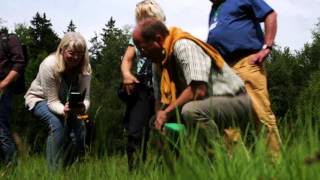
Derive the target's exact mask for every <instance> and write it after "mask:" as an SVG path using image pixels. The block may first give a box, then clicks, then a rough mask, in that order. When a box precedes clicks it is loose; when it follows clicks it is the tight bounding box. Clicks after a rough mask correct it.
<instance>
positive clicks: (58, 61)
mask: <svg viewBox="0 0 320 180" xmlns="http://www.w3.org/2000/svg"><path fill="white" fill-rule="evenodd" d="M90 80H91V67H90V64H89V56H88V48H87V45H86V41H85V39H84V37H83V36H82V35H81V34H80V33H78V32H69V33H66V34H65V36H64V37H63V38H62V39H61V42H60V44H59V46H58V48H57V50H56V52H55V53H52V54H50V55H49V56H48V57H47V58H45V59H44V61H43V62H42V63H41V64H40V67H39V72H38V74H37V77H36V78H35V79H34V80H33V82H32V84H31V86H30V88H29V90H28V91H27V93H26V95H25V103H26V105H27V107H28V109H29V110H30V111H31V112H32V113H33V115H34V116H35V117H36V118H38V119H39V120H40V121H42V122H44V123H45V124H46V125H47V126H48V128H49V130H50V131H49V135H48V139H47V147H46V154H47V161H48V166H49V170H55V169H57V168H58V167H59V166H60V165H63V166H66V165H68V164H70V163H72V162H73V161H74V160H76V158H77V157H79V155H81V154H83V153H84V143H85V142H84V139H85V128H84V122H83V121H81V120H80V119H78V118H77V115H80V114H84V113H85V112H86V111H87V110H88V108H89V103H90V100H89V90H90ZM71 92H80V93H79V94H80V95H78V96H79V97H72V96H77V95H75V93H71ZM81 93H83V95H82V96H83V97H81ZM71 99H73V100H72V101H73V102H71Z"/></svg>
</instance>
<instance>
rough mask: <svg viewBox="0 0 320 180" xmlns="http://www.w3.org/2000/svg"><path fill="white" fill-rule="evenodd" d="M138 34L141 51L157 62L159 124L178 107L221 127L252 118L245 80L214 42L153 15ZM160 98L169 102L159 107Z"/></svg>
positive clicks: (190, 117)
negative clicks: (238, 74)
mask: <svg viewBox="0 0 320 180" xmlns="http://www.w3.org/2000/svg"><path fill="white" fill-rule="evenodd" d="M132 37H133V40H134V43H135V45H136V46H137V48H138V49H139V50H140V52H141V54H142V55H143V56H145V57H147V59H148V60H152V61H153V63H155V64H156V65H157V70H156V71H155V72H154V73H155V74H154V77H159V78H155V82H154V84H158V86H157V87H154V88H155V89H160V90H159V91H157V90H155V91H156V92H161V94H159V95H157V94H156V102H157V104H156V107H158V109H156V112H157V114H156V121H155V127H156V128H157V129H159V130H161V129H162V127H163V125H164V123H165V122H166V121H167V120H168V119H169V118H170V115H171V114H174V113H172V112H174V110H175V108H177V107H182V110H181V115H182V117H183V119H184V121H185V123H186V124H190V125H192V124H194V123H204V124H206V125H208V126H209V127H212V128H214V130H217V131H220V130H223V129H224V128H227V127H230V126H232V125H233V124H234V123H236V124H237V123H239V122H243V121H245V122H248V121H249V119H250V114H251V102H250V98H249V96H248V95H247V93H246V91H245V89H244V83H243V82H242V80H241V79H240V78H239V77H238V76H237V75H236V74H235V73H234V72H233V71H232V69H231V68H230V67H229V66H228V65H227V64H226V63H225V62H224V60H223V58H222V57H221V56H220V54H219V53H218V52H217V51H216V50H215V49H214V48H212V47H211V46H210V45H208V44H206V43H204V42H202V41H201V40H199V39H197V38H195V37H193V36H192V35H190V34H189V33H186V32H184V31H182V30H181V29H179V28H175V27H174V28H170V29H168V28H167V27H166V26H165V25H164V24H163V23H162V22H160V21H158V20H156V19H152V18H148V19H145V20H143V21H141V22H140V23H139V24H138V25H137V26H136V28H135V29H134V31H133V35H132ZM160 78H161V80H160ZM157 79H158V80H157ZM160 102H161V103H162V104H164V105H165V108H163V109H160V108H159V107H160V105H159V104H160Z"/></svg>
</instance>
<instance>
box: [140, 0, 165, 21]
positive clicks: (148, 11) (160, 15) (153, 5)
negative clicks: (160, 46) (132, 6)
mask: <svg viewBox="0 0 320 180" xmlns="http://www.w3.org/2000/svg"><path fill="white" fill-rule="evenodd" d="M135 14H136V23H138V22H139V21H141V20H142V19H144V18H147V17H151V18H156V19H157V20H159V21H162V22H165V21H166V16H165V15H164V12H163V10H162V8H161V7H160V6H159V4H158V3H157V2H156V1H154V0H143V1H140V2H139V3H138V4H137V5H136V10H135Z"/></svg>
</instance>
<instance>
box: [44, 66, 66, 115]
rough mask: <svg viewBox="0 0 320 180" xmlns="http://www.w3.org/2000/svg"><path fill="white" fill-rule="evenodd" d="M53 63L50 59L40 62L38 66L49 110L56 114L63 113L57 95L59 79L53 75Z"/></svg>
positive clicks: (62, 106) (62, 107)
mask: <svg viewBox="0 0 320 180" xmlns="http://www.w3.org/2000/svg"><path fill="white" fill-rule="evenodd" d="M54 65H55V63H52V62H50V60H49V61H46V62H44V63H43V64H41V66H40V68H39V73H40V82H41V86H42V88H43V93H44V96H45V97H46V99H47V103H48V108H49V110H50V111H52V112H54V113H56V114H58V115H64V105H63V104H62V103H61V101H60V99H59V95H58V93H59V85H60V79H59V77H57V76H55V75H54V74H55V73H54Z"/></svg>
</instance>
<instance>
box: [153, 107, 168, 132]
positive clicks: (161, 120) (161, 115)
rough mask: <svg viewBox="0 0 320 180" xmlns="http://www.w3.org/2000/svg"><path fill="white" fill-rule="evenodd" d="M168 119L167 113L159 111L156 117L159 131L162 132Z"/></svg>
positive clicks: (156, 125)
mask: <svg viewBox="0 0 320 180" xmlns="http://www.w3.org/2000/svg"><path fill="white" fill-rule="evenodd" d="M167 118H168V117H167V112H165V111H163V110H160V111H158V112H157V115H156V121H155V127H156V129H158V130H159V131H162V127H163V125H164V123H165V122H166V121H167V120H168V119H167Z"/></svg>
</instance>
